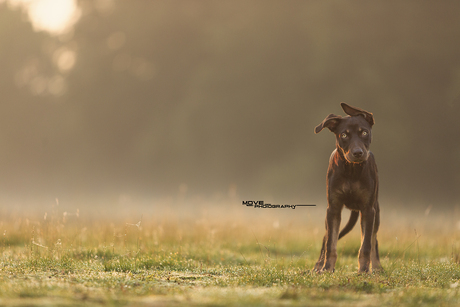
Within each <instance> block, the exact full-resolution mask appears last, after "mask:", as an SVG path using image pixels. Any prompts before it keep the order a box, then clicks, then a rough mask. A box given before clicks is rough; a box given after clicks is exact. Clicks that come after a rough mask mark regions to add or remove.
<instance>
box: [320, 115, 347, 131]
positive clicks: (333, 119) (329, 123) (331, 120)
mask: <svg viewBox="0 0 460 307" xmlns="http://www.w3.org/2000/svg"><path fill="white" fill-rule="evenodd" d="M341 119H342V116H339V115H335V114H329V115H328V116H327V117H326V118H325V119H324V120H323V122H322V123H321V124H319V125H318V126H316V128H315V133H319V132H321V130H323V128H329V130H331V131H332V132H334V131H335V128H336V127H337V125H338V124H339V122H340V120H341Z"/></svg>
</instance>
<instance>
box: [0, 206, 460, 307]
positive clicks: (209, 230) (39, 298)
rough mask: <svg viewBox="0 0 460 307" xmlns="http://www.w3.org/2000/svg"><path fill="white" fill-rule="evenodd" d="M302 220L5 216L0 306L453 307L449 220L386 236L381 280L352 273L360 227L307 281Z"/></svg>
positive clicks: (310, 238)
mask: <svg viewBox="0 0 460 307" xmlns="http://www.w3.org/2000/svg"><path fill="white" fill-rule="evenodd" d="M260 214H265V213H264V212H263V211H260ZM273 219H276V221H277V222H278V224H276V225H274V224H273ZM279 219H281V223H279ZM302 221H303V219H302V218H300V219H298V220H296V219H295V218H290V217H289V216H288V217H287V218H286V217H285V218H283V217H281V218H280V217H277V216H276V213H274V215H268V216H266V217H265V219H261V218H254V219H253V217H249V218H248V217H246V218H245V217H244V216H241V215H235V214H233V215H232V214H229V215H226V216H225V217H223V216H220V217H219V216H217V217H214V216H213V217H208V218H206V217H199V218H193V217H190V218H178V219H171V218H169V219H168V218H158V217H150V218H149V217H147V216H143V217H142V219H140V218H138V219H137V220H136V219H130V218H127V219H126V220H122V219H120V218H119V217H118V218H113V219H110V218H95V217H94V216H93V217H92V218H91V219H85V218H83V217H79V216H74V217H72V218H66V219H64V218H62V216H61V215H60V214H59V212H57V211H56V212H54V213H53V214H52V215H51V216H48V217H46V219H44V218H41V219H40V218H35V219H34V218H33V217H26V216H18V215H10V216H7V215H5V216H3V217H2V220H1V221H0V226H1V231H2V232H3V238H2V240H1V241H0V252H1V258H0V306H3V305H5V306H6V305H8V306H15V305H17V306H24V305H39V306H41V305H43V306H49V305H52V306H75V305H85V306H92V305H93V306H104V305H109V306H112V305H116V306H150V305H173V306H174V305H196V306H203V305H204V306H241V305H250V306H259V305H272V306H278V305H282V306H286V305H287V306H291V305H292V306H329V305H335V306H356V305H360V306H394V305H398V306H401V305H403V306H456V305H458V304H460V293H459V291H460V265H459V255H458V250H459V249H458V235H457V232H458V229H457V228H456V227H453V226H452V225H455V219H454V218H450V219H449V220H448V221H445V220H442V219H438V220H430V219H425V220H423V218H422V217H421V218H420V220H417V219H415V222H417V221H418V222H420V223H419V224H417V227H418V229H417V230H415V229H414V228H413V227H412V226H411V223H412V222H402V223H399V224H398V223H395V224H392V225H388V224H387V225H385V226H384V227H382V230H381V232H380V236H379V242H380V254H381V260H382V265H383V266H384V269H385V271H384V272H381V273H379V274H358V273H357V265H358V262H357V251H358V248H359V243H360V241H359V231H358V230H355V231H354V232H353V233H351V234H350V235H349V236H347V237H345V238H344V240H341V241H339V245H338V254H339V258H338V261H337V265H336V271H335V272H334V273H332V274H331V273H325V274H321V275H318V274H316V273H312V272H311V268H312V267H313V266H314V264H315V261H316V259H317V257H318V255H319V249H320V245H321V236H322V234H323V231H322V227H321V226H318V225H321V224H322V222H318V223H314V221H316V218H311V217H310V218H307V222H302ZM430 222H436V223H438V226H436V227H435V226H434V225H433V223H430ZM383 225H384V224H383ZM408 225H409V226H408ZM357 228H359V227H357Z"/></svg>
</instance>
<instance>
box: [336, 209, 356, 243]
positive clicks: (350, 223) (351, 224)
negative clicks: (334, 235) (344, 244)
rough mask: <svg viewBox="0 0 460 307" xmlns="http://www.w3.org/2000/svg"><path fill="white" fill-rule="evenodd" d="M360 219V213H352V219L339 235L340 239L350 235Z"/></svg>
mask: <svg viewBox="0 0 460 307" xmlns="http://www.w3.org/2000/svg"><path fill="white" fill-rule="evenodd" d="M358 217H359V211H351V214H350V219H349V220H348V223H347V225H345V227H343V229H342V231H340V233H339V239H340V238H341V237H343V236H344V235H346V234H347V233H349V232H350V230H352V229H353V227H355V224H356V221H357V220H358Z"/></svg>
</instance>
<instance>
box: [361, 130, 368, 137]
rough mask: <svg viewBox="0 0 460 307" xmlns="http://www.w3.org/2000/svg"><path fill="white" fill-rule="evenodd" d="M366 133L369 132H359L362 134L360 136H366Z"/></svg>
mask: <svg viewBox="0 0 460 307" xmlns="http://www.w3.org/2000/svg"><path fill="white" fill-rule="evenodd" d="M368 134H369V133H368V132H367V131H363V132H361V135H362V136H366V135H368Z"/></svg>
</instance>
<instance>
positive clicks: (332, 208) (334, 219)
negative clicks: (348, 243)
mask: <svg viewBox="0 0 460 307" xmlns="http://www.w3.org/2000/svg"><path fill="white" fill-rule="evenodd" d="M341 215H342V206H341V205H334V204H332V203H331V202H330V203H329V206H328V207H327V213H326V236H325V250H326V252H325V258H326V259H325V261H324V266H323V268H322V269H321V271H322V272H324V271H328V272H333V271H334V268H335V262H336V261H337V240H338V238H339V227H340V220H341Z"/></svg>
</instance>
